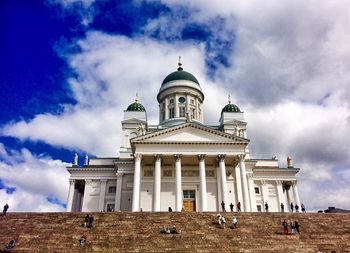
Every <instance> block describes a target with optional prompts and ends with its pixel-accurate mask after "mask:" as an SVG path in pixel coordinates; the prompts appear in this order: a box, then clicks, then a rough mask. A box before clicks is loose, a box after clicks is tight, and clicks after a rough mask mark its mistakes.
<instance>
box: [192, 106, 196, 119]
mask: <svg viewBox="0 0 350 253" xmlns="http://www.w3.org/2000/svg"><path fill="white" fill-rule="evenodd" d="M191 115H192V119H196V109H194V108H191Z"/></svg>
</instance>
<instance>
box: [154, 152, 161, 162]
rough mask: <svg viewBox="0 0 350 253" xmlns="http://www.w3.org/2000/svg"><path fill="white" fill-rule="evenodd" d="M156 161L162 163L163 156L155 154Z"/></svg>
mask: <svg viewBox="0 0 350 253" xmlns="http://www.w3.org/2000/svg"><path fill="white" fill-rule="evenodd" d="M154 160H155V161H161V160H162V155H161V154H155V155H154Z"/></svg>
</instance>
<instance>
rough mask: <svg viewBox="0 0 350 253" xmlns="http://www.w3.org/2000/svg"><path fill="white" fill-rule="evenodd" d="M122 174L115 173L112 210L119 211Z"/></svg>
mask: <svg viewBox="0 0 350 253" xmlns="http://www.w3.org/2000/svg"><path fill="white" fill-rule="evenodd" d="M122 185H123V173H120V172H117V189H116V192H115V204H114V210H116V211H121V200H122Z"/></svg>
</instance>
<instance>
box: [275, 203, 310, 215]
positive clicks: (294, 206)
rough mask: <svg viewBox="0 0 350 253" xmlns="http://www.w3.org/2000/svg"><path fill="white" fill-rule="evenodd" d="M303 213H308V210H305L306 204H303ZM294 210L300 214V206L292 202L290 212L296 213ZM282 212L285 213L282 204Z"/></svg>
mask: <svg viewBox="0 0 350 253" xmlns="http://www.w3.org/2000/svg"><path fill="white" fill-rule="evenodd" d="M300 207H301V212H302V213H306V209H305V205H304V204H301V206H300ZM294 209H295V212H296V213H299V205H298V204H295V205H294V204H293V202H290V210H291V212H294ZM281 212H282V213H283V212H284V204H283V203H281Z"/></svg>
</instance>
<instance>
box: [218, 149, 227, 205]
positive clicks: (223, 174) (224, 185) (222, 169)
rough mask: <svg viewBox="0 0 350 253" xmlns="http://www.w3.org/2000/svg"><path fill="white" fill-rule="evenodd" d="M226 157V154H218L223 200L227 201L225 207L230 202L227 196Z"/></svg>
mask: <svg viewBox="0 0 350 253" xmlns="http://www.w3.org/2000/svg"><path fill="white" fill-rule="evenodd" d="M225 157H226V155H218V160H219V167H220V178H221V193H222V201H224V203H225V205H226V206H225V208H228V205H229V203H228V202H227V201H228V198H227V180H226V168H225Z"/></svg>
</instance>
